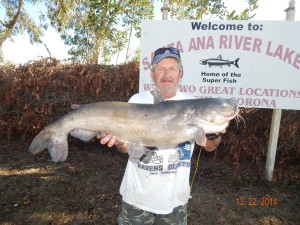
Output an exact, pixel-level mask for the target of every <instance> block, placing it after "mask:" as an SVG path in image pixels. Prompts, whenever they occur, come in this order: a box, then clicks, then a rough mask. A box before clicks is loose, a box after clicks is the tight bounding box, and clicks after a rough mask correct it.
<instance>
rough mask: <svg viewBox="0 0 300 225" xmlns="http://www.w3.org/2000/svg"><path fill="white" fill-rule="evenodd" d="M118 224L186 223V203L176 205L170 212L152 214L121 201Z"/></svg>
mask: <svg viewBox="0 0 300 225" xmlns="http://www.w3.org/2000/svg"><path fill="white" fill-rule="evenodd" d="M118 224H119V225H154V224H155V225H187V204H185V205H182V206H178V207H176V208H175V209H174V210H173V212H172V213H170V214H166V215H163V214H154V213H151V212H147V211H144V210H141V209H138V208H136V207H134V206H132V205H129V204H127V203H126V202H124V201H123V202H122V212H121V213H120V215H119V217H118Z"/></svg>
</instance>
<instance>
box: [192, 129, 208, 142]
mask: <svg viewBox="0 0 300 225" xmlns="http://www.w3.org/2000/svg"><path fill="white" fill-rule="evenodd" d="M205 134H206V133H205V131H204V130H203V128H201V127H199V128H197V129H196V131H195V142H196V143H197V144H198V145H200V146H205V145H206V141H207V139H206V135H205Z"/></svg>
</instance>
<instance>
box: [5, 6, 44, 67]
mask: <svg viewBox="0 0 300 225" xmlns="http://www.w3.org/2000/svg"><path fill="white" fill-rule="evenodd" d="M27 2H28V3H31V4H36V3H38V2H39V1H38V0H30V1H29V0H28V1H27ZM0 7H1V8H2V10H4V11H5V13H4V18H3V19H0V62H4V56H3V51H2V45H3V43H4V42H5V41H6V40H7V39H11V40H12V39H13V37H14V36H15V35H17V34H24V33H27V34H28V35H29V38H30V43H31V44H32V43H41V42H42V41H41V37H42V35H43V28H42V27H41V26H38V25H37V24H36V23H35V22H34V20H33V19H32V18H31V17H30V16H29V14H28V13H27V12H26V11H25V10H24V1H23V0H2V1H1V2H0Z"/></svg>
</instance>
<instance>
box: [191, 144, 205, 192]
mask: <svg viewBox="0 0 300 225" xmlns="http://www.w3.org/2000/svg"><path fill="white" fill-rule="evenodd" d="M201 151H202V146H200V150H199V153H198V158H197V163H196V169H195V172H194V176H193V178H192V182H191V188H190V193H192V188H193V183H194V180H195V177H196V174H197V171H198V167H199V161H200V155H201Z"/></svg>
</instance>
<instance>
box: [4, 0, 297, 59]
mask: <svg viewBox="0 0 300 225" xmlns="http://www.w3.org/2000/svg"><path fill="white" fill-rule="evenodd" d="M238 1H239V2H240V4H237V2H238ZM289 2H290V0H259V2H258V4H259V6H258V9H257V10H256V16H255V18H254V19H253V20H263V21H283V20H285V17H286V13H285V12H284V10H285V9H286V8H288V6H289ZM227 6H228V8H229V10H237V11H240V10H241V9H245V8H246V7H247V4H246V0H228V5H227ZM161 7H162V2H157V3H156V7H155V20H161V18H162V15H161V10H160V8H161ZM295 7H296V15H295V21H300V0H295ZM297 9H298V10H297ZM37 11H38V10H36V12H35V11H33V12H30V13H31V14H33V15H34V14H37ZM42 40H43V42H44V44H46V46H47V48H48V49H49V51H50V52H51V56H52V57H54V58H56V59H59V60H63V59H66V58H68V54H67V51H68V46H65V45H64V44H63V41H62V40H61V39H60V36H59V34H57V33H56V32H55V30H54V29H53V28H49V29H48V30H47V31H46V32H45V36H44V37H43V38H42ZM137 48H139V40H138V39H137V38H134V39H133V41H132V43H131V45H130V50H129V53H132V54H133V52H134V51H135V50H136V49H137ZM125 51H126V50H124V51H123V52H121V54H120V56H119V59H118V63H122V62H124V61H125V55H126V54H125ZM3 53H4V57H5V59H6V60H7V61H9V62H12V63H15V64H24V63H26V62H28V61H30V60H36V59H40V58H41V57H48V56H49V54H48V52H47V50H46V48H45V46H44V45H43V44H33V45H31V44H30V43H29V38H28V36H27V35H26V34H24V35H18V36H16V37H14V40H13V42H12V41H6V42H4V44H3ZM111 63H112V64H116V63H117V59H116V57H113V58H112V61H111Z"/></svg>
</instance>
